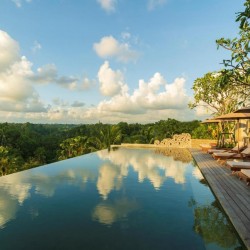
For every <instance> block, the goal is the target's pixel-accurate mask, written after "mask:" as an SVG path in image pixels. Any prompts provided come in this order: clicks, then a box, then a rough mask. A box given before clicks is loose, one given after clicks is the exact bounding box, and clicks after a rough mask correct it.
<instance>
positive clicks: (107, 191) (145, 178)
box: [0, 149, 237, 249]
mask: <svg viewBox="0 0 250 250" xmlns="http://www.w3.org/2000/svg"><path fill="white" fill-rule="evenodd" d="M166 155H167V157H166ZM191 160H192V158H191V156H190V154H189V152H188V151H185V150H183V149H180V150H175V149H171V150H164V151H162V150H161V151H159V150H156V151H155V150H149V149H143V150H139V149H137V150H135V149H118V150H114V151H110V152H108V151H107V150H103V151H99V152H97V153H94V154H89V155H85V156H83V157H76V158H72V159H70V160H66V161H61V162H57V163H53V164H50V165H47V166H44V167H40V168H36V169H31V170H28V171H24V172H20V173H15V174H12V175H8V176H3V177H0V229H1V230H0V232H1V233H0V241H1V242H3V241H4V243H5V244H6V246H8V244H9V242H10V237H11V235H12V233H13V232H14V234H15V236H16V235H20V234H21V235H22V236H20V238H22V242H25V240H23V237H26V236H25V235H24V234H22V232H21V231H22V229H26V230H28V231H29V232H30V233H32V234H34V235H38V236H37V238H39V237H40V236H39V235H43V237H44V238H45V239H49V238H50V239H51V241H53V240H54V239H55V238H58V237H60V236H59V235H55V234H56V233H57V232H61V231H62V229H63V228H64V229H65V230H66V231H67V232H66V231H65V232H66V233H67V237H65V239H62V242H63V245H64V244H65V249H70V247H68V246H69V245H70V241H69V242H68V244H69V245H67V243H65V242H64V241H66V240H67V239H70V238H72V242H75V239H76V238H75V237H76V236H75V235H77V234H83V235H85V236H86V235H88V234H89V235H88V236H91V237H92V239H93V238H94V239H96V238H97V237H99V236H100V237H99V238H98V239H103V242H106V241H107V239H106V238H105V237H106V236H107V235H109V234H110V232H111V231H112V233H111V236H110V235H109V237H113V235H114V234H116V236H117V237H118V238H119V237H121V236H119V235H121V233H120V232H119V230H120V229H121V230H123V229H124V228H125V227H126V228H128V227H129V229H130V230H127V231H126V232H125V234H124V235H127V236H128V235H129V234H130V236H128V238H126V237H127V236H126V237H125V236H124V235H123V236H124V237H125V238H122V237H123V236H122V237H121V238H119V239H117V240H118V241H119V240H120V241H121V242H122V241H124V239H125V241H126V242H129V239H130V238H129V237H132V238H133V239H134V240H135V241H137V244H141V242H142V241H145V245H143V247H144V248H143V247H142V248H141V249H165V245H166V243H167V244H170V243H168V242H171V244H176V246H177V245H178V244H179V243H180V242H181V241H180V240H179V239H180V237H182V241H183V242H184V243H181V244H180V245H178V246H177V247H176V248H175V249H183V246H184V245H186V244H191V245H192V244H201V245H202V244H203V242H202V240H201V239H200V237H198V235H201V236H202V237H203V238H204V239H205V242H206V243H207V244H210V243H214V242H215V243H217V244H219V245H221V246H222V247H227V246H232V245H233V244H236V245H237V238H236V237H235V236H234V235H233V230H232V231H231V232H227V230H229V231H230V230H231V229H230V228H228V227H227V224H228V222H227V221H226V219H225V217H224V216H223V214H220V213H219V212H218V210H216V209H217V207H216V206H213V205H211V206H210V205H204V204H210V203H211V201H213V200H214V198H213V196H212V195H211V193H210V192H207V191H208V188H207V187H206V186H204V185H200V182H201V181H202V180H203V176H202V175H201V173H200V171H199V170H198V168H196V167H193V165H192V164H189V162H190V161H191ZM165 183H167V185H165ZM184 184H185V185H184ZM156 191H157V192H156ZM207 193H208V195H207ZM190 196H192V197H195V199H196V201H195V200H194V199H192V200H190V202H189V206H187V203H188V200H189V197H190ZM198 197H199V198H198ZM207 199H208V200H209V201H210V203H209V202H207ZM192 212H193V213H192ZM223 218H224V220H225V221H224V220H223ZM15 219H16V220H15ZM193 219H194V220H193ZM217 219H218V221H216V220H217ZM14 220H15V221H14ZM178 220H180V221H179V222H177V221H178ZM208 220H209V221H208ZM11 221H12V222H13V223H8V222H11ZM186 222H187V223H186ZM178 223H179V224H178ZM223 223H224V225H223ZM193 224H194V228H193V231H192V225H193ZM221 224H222V225H221ZM37 225H39V226H37ZM62 225H63V226H62ZM107 227H108V228H107ZM42 228H43V229H42ZM48 228H50V229H51V230H53V233H51V232H52V231H48ZM69 228H70V230H69ZM122 228H123V229H122ZM151 229H152V230H151ZM33 230H37V231H36V233H35V232H33ZM41 230H43V231H42V232H41ZM74 230H75V231H74ZM105 230H106V231H105ZM109 230H111V231H109ZM117 230H118V231H117ZM211 230H212V231H216V230H217V231H216V232H217V233H215V232H209V231H211ZM24 231H25V230H24ZM69 231H70V232H69ZM219 231H221V232H219ZM82 232H85V234H84V233H82ZM97 232H99V233H100V234H101V235H96V234H98V233H97ZM187 232H188V233H187ZM223 232H224V233H223ZM123 233H124V231H123ZM26 235H28V234H27V233H26ZM135 235H137V237H135ZM143 235H144V236H143ZM186 235H188V236H186ZM88 236H86V237H85V238H88ZM148 236H149V237H148ZM6 237H7V238H6ZM91 237H90V238H91ZM107 237H108V236H107ZM143 237H145V238H143ZM150 237H151V238H150ZM175 237H177V238H175ZM178 237H179V238H178ZM185 237H186V238H185ZM189 237H191V238H189ZM216 237H218V238H216ZM221 237H224V238H226V239H228V238H229V237H232V238H233V240H232V239H231V241H229V240H227V245H226V244H225V243H221V242H223V240H222V239H221ZM77 238H78V239H80V240H83V241H84V239H85V238H84V237H82V235H78V237H77ZM83 238H84V239H83ZM190 239H191V240H190ZM108 240H109V239H108ZM26 241H27V242H28V243H27V244H28V245H29V242H30V239H28V238H27V239H26ZM220 241H221V242H220ZM38 242H40V241H39V240H38ZM43 242H46V241H43ZM110 242H111V243H110V244H111V245H109V246H113V245H112V240H110ZM126 242H125V243H123V244H126ZM153 242H154V244H155V242H158V244H159V245H158V246H160V245H162V246H163V247H160V248H157V247H156V248H154V247H153V245H150V244H153ZM190 242H191V243H190ZM194 242H195V243H194ZM197 242H198V243H197ZM200 242H201V243H200ZM235 242H236V243H235ZM19 243H20V242H19ZM132 243H133V242H131V245H130V247H129V246H128V247H127V249H134V248H133V247H134V246H136V244H132ZM39 244H40V243H39ZM121 244H122V243H121ZM182 244H183V245H182ZM223 244H225V245H223ZM230 244H231V245H230ZM1 246H2V245H1ZM66 246H67V247H68V248H67V247H66ZM131 246H132V248H131ZM147 246H149V247H147ZM202 246H203V245H202ZM20 248H22V249H29V248H25V245H23V247H20ZM107 248H108V246H107ZM198 248H199V247H197V248H196V247H193V245H192V247H191V248H187V249H198ZM12 249H18V248H17V247H16V246H15V247H12ZM41 249H48V248H46V246H45V245H44V246H43V248H41ZM78 249H84V247H81V248H78ZM88 249H93V248H88ZM97 249H100V247H99V248H98V247H97ZM108 249H115V248H112V247H110V248H108ZM138 249H139V248H138ZM199 249H201V248H199Z"/></svg>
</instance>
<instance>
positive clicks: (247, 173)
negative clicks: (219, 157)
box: [238, 169, 250, 186]
mask: <svg viewBox="0 0 250 250" xmlns="http://www.w3.org/2000/svg"><path fill="white" fill-rule="evenodd" d="M238 175H239V177H240V179H243V180H244V181H246V182H247V185H248V186H249V185H250V169H242V170H240V171H239V172H238Z"/></svg>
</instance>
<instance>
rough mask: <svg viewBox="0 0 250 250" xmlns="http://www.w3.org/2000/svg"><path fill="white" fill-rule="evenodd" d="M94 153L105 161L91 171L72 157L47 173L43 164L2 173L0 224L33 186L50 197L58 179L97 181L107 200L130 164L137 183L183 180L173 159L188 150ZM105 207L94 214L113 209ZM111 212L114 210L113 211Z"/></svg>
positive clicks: (157, 186)
mask: <svg viewBox="0 0 250 250" xmlns="http://www.w3.org/2000/svg"><path fill="white" fill-rule="evenodd" d="M162 154H163V155H168V156H169V155H171V154H172V155H173V156H172V157H162V156H161V155H162ZM97 155H98V157H99V158H100V159H101V160H102V161H104V162H105V163H102V164H101V166H100V167H98V168H97V171H93V169H92V168H91V166H89V167H84V168H83V167H82V166H81V165H79V163H77V166H75V163H74V161H72V160H71V161H68V162H72V164H73V165H72V167H69V166H68V165H67V169H63V168H62V169H60V168H58V167H57V165H60V162H58V163H56V164H51V165H50V166H49V165H48V166H49V168H52V167H55V168H56V171H55V172H54V173H52V174H51V173H48V172H47V171H46V168H44V171H43V168H37V169H32V170H29V171H24V172H20V173H15V174H12V175H8V176H3V177H1V178H0V180H1V181H0V190H1V191H0V227H2V226H3V225H4V224H5V223H6V222H8V221H9V220H11V219H12V218H15V214H16V212H17V210H18V206H20V205H22V204H23V202H24V201H25V200H26V199H28V198H29V197H30V196H31V190H32V189H33V190H34V192H35V194H38V195H42V196H44V197H52V196H53V195H54V194H55V190H56V188H57V187H58V186H59V185H60V184H61V183H67V185H73V186H78V187H81V188H84V184H86V183H87V182H88V181H92V182H94V183H96V188H97V190H98V192H99V194H100V195H101V197H102V198H103V200H107V199H108V196H109V194H110V193H111V192H112V191H113V190H120V189H121V187H122V185H123V179H124V178H125V177H126V176H128V172H129V168H130V167H132V169H133V170H134V171H135V172H136V173H137V175H138V181H139V182H140V183H142V182H143V181H144V180H146V179H148V180H149V181H150V182H151V183H152V185H153V187H154V188H155V189H156V190H159V189H160V188H161V186H162V185H163V183H164V181H166V179H167V178H172V179H173V180H174V182H175V183H178V184H183V183H185V182H186V180H185V171H186V168H185V166H184V165H183V164H182V163H181V161H180V162H178V161H177V162H176V161H175V159H177V158H178V159H180V160H181V156H183V157H184V158H183V159H182V161H184V162H186V161H187V160H188V159H189V158H188V156H187V152H185V150H183V149H180V150H174V149H171V150H165V151H162V150H161V151H159V150H157V151H155V154H152V150H148V151H145V150H131V149H124V150H114V151H110V152H109V153H108V152H107V151H106V150H103V151H99V152H98V153H97ZM177 156H178V157H177ZM189 157H190V154H189ZM64 162H66V161H64ZM117 204H119V203H116V206H117ZM109 206H110V205H109ZM104 208H105V209H106V208H107V207H105V206H104V207H103V206H98V207H97V208H96V212H95V213H94V214H96V216H97V215H98V214H99V215H100V214H101V213H100V211H114V210H110V209H108V210H107V209H106V210H105V209H104ZM37 214H39V212H38V211H37V212H36V216H37ZM104 214H105V213H104ZM109 214H110V213H109ZM112 214H114V213H113V212H112ZM32 216H34V215H32ZM97 217H98V216H97ZM117 217H119V215H118V214H117V213H116V215H115V218H117ZM98 218H101V217H100V216H99V217H98Z"/></svg>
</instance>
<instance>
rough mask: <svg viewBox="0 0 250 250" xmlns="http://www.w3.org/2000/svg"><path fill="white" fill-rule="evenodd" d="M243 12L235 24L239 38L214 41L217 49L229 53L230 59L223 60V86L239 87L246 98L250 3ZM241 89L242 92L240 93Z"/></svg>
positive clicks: (248, 88)
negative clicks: (222, 49)
mask: <svg viewBox="0 0 250 250" xmlns="http://www.w3.org/2000/svg"><path fill="white" fill-rule="evenodd" d="M244 6H245V10H244V11H242V12H239V13H237V14H238V15H237V17H236V22H238V23H239V36H238V37H236V38H233V39H225V38H220V39H218V40H216V43H217V45H218V48H219V47H222V48H224V49H226V50H229V51H230V52H231V58H230V59H225V60H223V64H224V66H225V67H226V69H225V70H223V76H224V81H223V82H222V86H223V85H231V86H232V87H235V86H237V87H239V86H240V87H241V89H240V90H239V91H241V94H242V95H245V97H246V98H248V101H249V96H250V79H249V77H250V57H249V52H250V47H249V42H250V23H249V18H250V1H249V0H246V2H245V3H244ZM242 87H243V88H244V90H243V91H242Z"/></svg>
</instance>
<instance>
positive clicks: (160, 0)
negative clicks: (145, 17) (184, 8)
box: [148, 0, 167, 10]
mask: <svg viewBox="0 0 250 250" xmlns="http://www.w3.org/2000/svg"><path fill="white" fill-rule="evenodd" d="M166 2H167V0H148V10H154V9H155V8H157V7H158V6H162V5H164V4H166Z"/></svg>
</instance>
